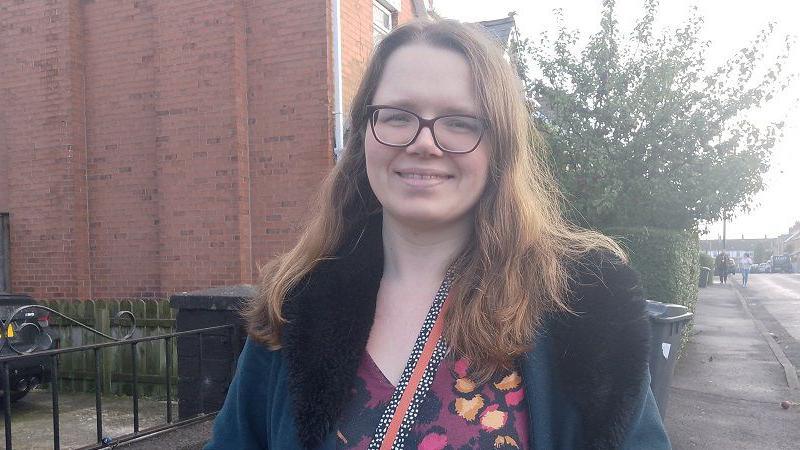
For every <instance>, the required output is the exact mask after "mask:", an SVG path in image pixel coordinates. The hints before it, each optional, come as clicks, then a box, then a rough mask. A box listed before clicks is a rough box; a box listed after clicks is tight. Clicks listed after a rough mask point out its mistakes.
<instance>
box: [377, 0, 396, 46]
mask: <svg viewBox="0 0 800 450" xmlns="http://www.w3.org/2000/svg"><path fill="white" fill-rule="evenodd" d="M390 31H392V12H391V11H389V9H388V8H386V7H385V6H383V5H382V4H380V3H378V1H377V0H374V1H373V2H372V41H373V43H374V44H377V43H378V42H380V40H381V39H383V37H384V36H386V35H387V34H389V32H390Z"/></svg>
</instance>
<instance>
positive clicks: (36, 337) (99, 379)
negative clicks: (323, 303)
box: [0, 305, 238, 450]
mask: <svg viewBox="0 0 800 450" xmlns="http://www.w3.org/2000/svg"><path fill="white" fill-rule="evenodd" d="M35 310H42V311H46V312H47V313H49V314H51V315H56V316H58V317H60V318H61V319H62V320H66V321H69V322H71V323H73V324H75V325H77V326H79V327H81V328H83V329H85V330H87V331H89V332H91V333H94V334H95V335H98V336H100V337H102V338H104V339H106V340H108V341H110V342H103V343H95V344H89V345H81V346H76V347H69V348H58V349H47V350H43V348H49V346H50V345H51V344H52V338H51V337H50V336H49V334H47V333H45V332H44V330H43V329H42V326H41V324H40V323H38V322H37V321H36V320H26V317H34V318H35V314H33V312H34V311H35ZM117 319H118V320H120V321H128V322H129V323H130V331H129V332H128V333H127V334H126V335H125V336H123V337H121V338H116V337H114V336H110V335H107V334H104V333H102V332H100V331H98V330H95V329H93V328H91V327H89V326H88V325H85V324H83V323H81V322H79V321H77V320H75V319H73V318H71V317H68V316H66V315H64V314H61V313H60V312H58V311H56V310H54V309H51V308H48V307H46V306H41V305H27V306H22V307H20V308H17V309H16V310H15V311H14V312H13V313H12V314H11V315H10V316H9V317H8V318H7V319H6V320H4V321H2V323H1V324H2V345H0V377H2V387H3V402H4V405H5V407H4V411H3V416H4V417H3V418H4V421H5V448H6V449H8V450H11V449H12V428H11V425H12V419H13V417H12V411H11V392H12V391H11V383H10V376H9V373H10V368H11V367H12V366H15V365H16V366H19V365H21V364H23V363H25V362H26V361H30V360H31V359H34V358H35V359H37V360H45V361H47V362H48V364H47V370H49V371H50V373H49V376H50V380H51V381H50V390H51V393H52V416H53V417H52V418H53V448H54V449H60V448H61V444H60V430H59V395H60V388H59V386H60V383H59V376H58V372H59V358H60V356H61V355H65V354H71V353H76V352H89V353H90V354H91V355H92V358H93V361H94V378H95V415H96V421H95V428H96V442H94V443H92V444H90V445H87V446H85V447H82V449H81V450H89V449H99V448H104V447H110V446H114V445H116V444H120V443H123V442H127V441H130V440H133V439H138V438H141V437H144V436H147V435H150V434H154V433H158V432H162V431H165V430H168V429H171V428H176V427H179V426H183V425H187V424H190V423H194V422H199V421H202V420H206V419H208V418H210V417H213V416H214V415H216V411H213V412H201V413H199V414H196V415H194V416H192V417H187V418H183V419H180V420H175V419H174V417H173V399H172V397H173V392H172V389H171V384H172V383H171V380H170V375H171V373H172V366H173V364H174V362H173V360H172V359H173V358H172V351H170V350H171V348H172V343H173V340H176V341H177V340H180V339H182V338H187V337H191V338H197V337H199V338H200V339H196V341H197V342H198V343H199V349H198V351H199V357H200V364H199V371H200V374H199V377H200V378H201V379H202V378H203V366H204V364H203V353H204V352H203V341H204V339H202V337H203V335H206V334H215V335H219V334H220V333H225V334H227V336H228V342H231V343H232V345H231V348H230V351H231V352H232V353H231V354H232V356H233V357H232V358H231V361H232V363H231V365H230V368H229V371H230V376H231V378H232V377H233V373H234V371H235V369H236V360H237V359H238V354H237V353H238V348H237V347H236V346H235V344H233V343H234V338H233V336H234V326H233V325H231V324H228V325H219V326H213V327H207V328H199V329H195V330H189V331H180V332H173V333H167V334H162V335H158V336H147V337H139V338H134V337H133V336H134V333H135V332H136V330H137V328H136V317H135V316H134V314H133V313H132V312H130V311H120V312H119V313H118V314H117ZM14 328H16V332H15V333H16V336H19V335H21V334H25V335H26V336H27V337H28V338H29V339H27V340H26V342H25V343H24V344H22V345H21V344H20V342H19V339H18V338H17V339H16V342H15V339H12V337H13V336H14V335H13V333H14V331H12V329H14ZM155 341H162V342H163V345H164V346H165V351H164V355H165V358H166V369H167V370H166V374H165V377H164V385H165V386H166V397H167V401H166V420H165V423H163V424H160V425H156V426H151V427H149V428H145V429H140V426H139V425H140V424H139V383H140V380H139V373H138V359H139V356H138V355H139V352H138V351H137V346H139V345H140V344H143V343H150V342H155ZM124 346H127V347H129V348H130V358H131V361H130V363H131V368H132V377H131V378H132V379H131V380H130V381H131V383H132V395H131V400H132V402H131V408H132V411H133V433H129V434H126V435H122V436H104V433H103V410H102V405H103V399H102V391H103V389H102V383H103V373H104V370H103V355H102V350H103V349H106V348H113V347H124ZM4 352H5V354H7V355H9V356H1V355H3V353H4ZM198 392H199V395H200V404H201V405H202V404H204V401H203V398H202V397H203V395H204V390H203V389H200V390H199V391H198Z"/></svg>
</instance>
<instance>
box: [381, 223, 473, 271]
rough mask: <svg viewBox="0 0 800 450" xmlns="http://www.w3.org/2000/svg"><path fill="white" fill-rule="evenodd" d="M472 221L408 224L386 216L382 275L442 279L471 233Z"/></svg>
mask: <svg viewBox="0 0 800 450" xmlns="http://www.w3.org/2000/svg"><path fill="white" fill-rule="evenodd" d="M472 228H473V225H472V221H471V220H463V221H460V222H457V223H452V224H447V225H442V226H435V227H418V226H409V225H407V224H404V223H402V222H400V221H398V220H395V219H394V218H392V217H391V216H390V215H388V214H386V213H384V215H383V249H384V263H383V276H384V277H385V278H390V279H394V280H418V281H424V280H428V281H435V282H439V281H441V280H442V278H444V275H445V273H446V272H447V268H448V267H449V266H450V264H451V263H452V262H453V261H454V260H455V258H456V257H457V256H458V255H459V253H461V251H463V249H464V247H465V245H466V244H467V241H468V239H469V238H470V236H471V235H472Z"/></svg>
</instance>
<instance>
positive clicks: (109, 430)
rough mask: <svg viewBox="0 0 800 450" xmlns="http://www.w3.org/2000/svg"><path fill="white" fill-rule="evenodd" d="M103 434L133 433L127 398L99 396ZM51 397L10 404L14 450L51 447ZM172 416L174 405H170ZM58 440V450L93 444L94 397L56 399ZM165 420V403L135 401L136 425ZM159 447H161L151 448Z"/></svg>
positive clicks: (0, 441) (0, 442)
mask: <svg viewBox="0 0 800 450" xmlns="http://www.w3.org/2000/svg"><path fill="white" fill-rule="evenodd" d="M102 401H103V435H104V436H122V435H125V434H128V433H132V432H133V401H132V398H131V397H118V396H103V398H102ZM52 405H53V404H52V395H51V394H50V392H47V391H44V390H34V391H32V392H30V393H29V394H28V395H26V396H25V397H24V398H22V399H21V400H19V401H18V402H16V403H14V404H12V405H11V411H12V417H11V431H12V434H11V436H12V446H13V448H14V449H25V450H30V449H36V450H38V449H52V448H53V415H52V411H53V407H52ZM173 407H174V408H175V409H174V411H175V414H177V410H178V409H177V405H174V404H173ZM58 411H59V438H60V445H61V448H62V449H73V448H79V447H83V446H86V445H91V444H94V443H95V442H97V427H96V423H97V417H96V415H95V396H94V394H86V393H63V394H61V395H60V396H59V407H58ZM2 414H3V413H2V408H0V449H2V448H5V441H4V438H3V436H4V432H5V424H4V423H3V420H2ZM165 421H166V402H161V401H154V400H148V399H139V426H140V428H142V429H143V428H148V427H152V426H156V425H160V424H162V423H164V422H165ZM151 448H163V447H151Z"/></svg>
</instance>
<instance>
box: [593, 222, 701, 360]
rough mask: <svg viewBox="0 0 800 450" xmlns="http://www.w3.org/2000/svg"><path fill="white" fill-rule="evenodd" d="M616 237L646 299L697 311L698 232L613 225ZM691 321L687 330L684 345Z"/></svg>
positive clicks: (613, 234)
mask: <svg viewBox="0 0 800 450" xmlns="http://www.w3.org/2000/svg"><path fill="white" fill-rule="evenodd" d="M604 231H605V234H607V235H609V236H611V237H613V238H614V239H615V240H616V241H617V242H618V243H620V245H622V246H623V248H625V250H626V251H627V252H628V255H629V256H630V262H631V266H632V267H633V268H634V269H636V271H638V272H639V274H640V275H641V281H642V288H643V289H644V295H645V298H646V299H648V300H655V301H659V302H663V303H676V304H678V305H683V306H686V307H688V308H689V310H690V311H692V312H694V306H695V303H696V301H697V291H698V289H699V286H698V283H697V281H698V280H699V279H700V264H699V256H698V255H699V247H700V242H699V240H698V238H697V234H696V233H692V232H688V231H681V230H667V229H661V228H649V227H642V228H610V229H607V230H604ZM691 329H692V323H691V322H690V323H689V324H688V325H687V327H686V328H685V329H684V334H683V340H682V345H681V348H683V347H685V344H686V342H687V341H688V336H689V335H690V333H691Z"/></svg>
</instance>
